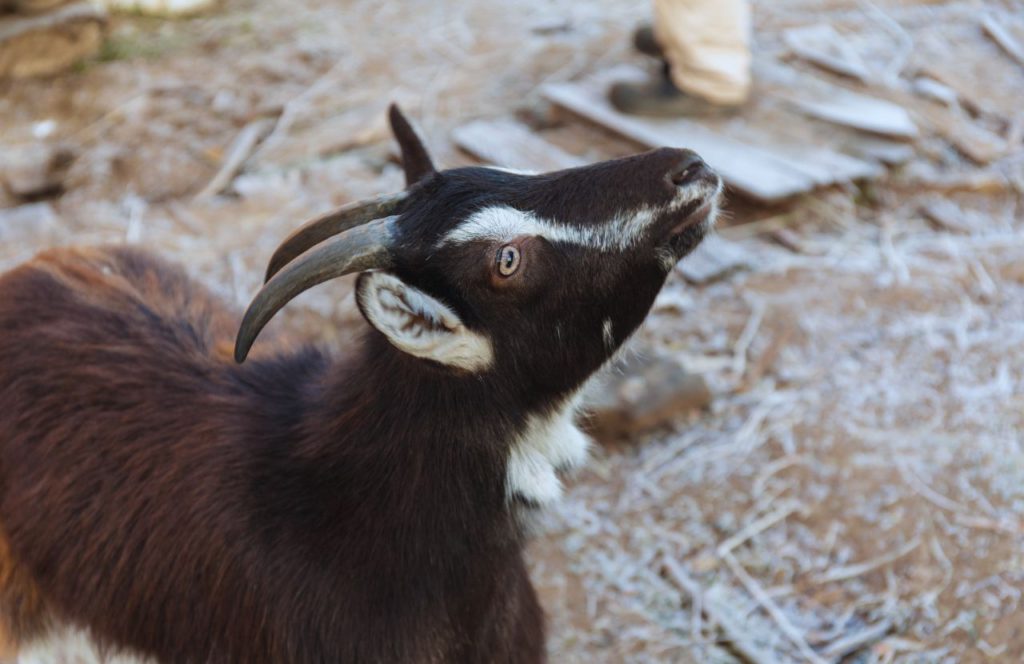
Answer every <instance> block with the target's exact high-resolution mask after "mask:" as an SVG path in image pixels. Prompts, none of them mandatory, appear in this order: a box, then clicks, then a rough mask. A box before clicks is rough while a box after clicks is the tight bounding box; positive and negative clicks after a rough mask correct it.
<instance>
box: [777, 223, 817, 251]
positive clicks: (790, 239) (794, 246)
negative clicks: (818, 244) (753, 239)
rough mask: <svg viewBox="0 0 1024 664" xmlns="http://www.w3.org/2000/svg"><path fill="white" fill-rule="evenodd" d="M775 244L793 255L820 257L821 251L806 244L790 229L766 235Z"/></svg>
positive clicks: (781, 229)
mask: <svg viewBox="0 0 1024 664" xmlns="http://www.w3.org/2000/svg"><path fill="white" fill-rule="evenodd" d="M768 237H770V238H771V239H772V241H773V242H775V244H778V245H779V246H782V247H785V248H786V249H789V250H790V251H792V252H793V253H794V254H805V255H811V256H820V255H821V254H822V253H824V252H823V251H821V250H819V249H815V248H813V247H811V246H810V245H808V244H807V242H805V241H804V239H803V238H802V237H800V234H799V233H797V232H796V231H794V230H792V229H790V228H780V229H778V230H774V231H772V232H771V233H769V234H768Z"/></svg>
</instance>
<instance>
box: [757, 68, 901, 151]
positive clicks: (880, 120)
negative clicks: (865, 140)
mask: <svg viewBox="0 0 1024 664" xmlns="http://www.w3.org/2000/svg"><path fill="white" fill-rule="evenodd" d="M754 76H755V77H756V78H759V79H761V80H763V81H765V82H769V83H772V84H774V87H775V89H773V90H772V91H770V92H769V93H768V94H769V95H770V96H772V97H775V98H776V99H779V100H780V101H783V102H785V103H787V104H789V105H791V106H793V107H794V108H796V109H798V110H800V111H801V112H803V113H804V114H806V115H809V116H811V117H813V118H818V119H819V120H824V121H826V122H831V123H833V124H838V125H842V126H844V127H852V128H853V129H857V130H860V131H866V132H870V133H873V134H881V135H883V136H891V137H894V138H900V139H912V138H915V137H917V135H918V129H917V125H916V124H914V121H913V119H911V117H910V114H909V113H908V112H907V110H906V109H905V108H903V107H902V106H900V105H899V104H894V103H893V102H891V101H888V100H886V99H880V98H878V97H871V96H868V95H863V94H860V93H857V92H853V91H852V90H847V89H846V88H842V87H839V86H838V85H833V84H832V83H829V82H828V81H825V80H824V79H821V78H817V77H815V76H809V75H807V74H802V73H800V72H798V71H796V70H795V69H793V68H791V67H785V66H783V65H779V64H777V63H768V62H763V63H759V64H758V65H757V66H756V67H755V68H754Z"/></svg>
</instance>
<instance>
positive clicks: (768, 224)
mask: <svg viewBox="0 0 1024 664" xmlns="http://www.w3.org/2000/svg"><path fill="white" fill-rule="evenodd" d="M797 219H798V216H797V215H796V214H795V213H793V212H787V213H785V214H777V215H774V216H771V217H765V218H764V219H758V220H757V221H750V222H747V223H745V224H736V225H734V226H726V227H725V228H723V229H721V230H720V231H718V233H717V236H718V237H720V238H722V239H725V240H742V239H744V238H748V237H755V236H757V235H762V234H764V233H771V232H772V231H775V230H778V229H780V228H787V227H789V226H790V225H792V224H793V223H794V222H795V221H796V220H797ZM708 239H710V238H708ZM706 241H707V240H705V242H706Z"/></svg>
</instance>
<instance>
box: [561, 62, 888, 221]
mask: <svg viewBox="0 0 1024 664" xmlns="http://www.w3.org/2000/svg"><path fill="white" fill-rule="evenodd" d="M616 72H617V73H616V75H615V76H613V75H611V74H609V73H602V74H598V75H597V76H595V77H593V78H592V79H587V80H584V81H581V82H577V83H554V84H549V85H546V86H544V87H543V88H542V90H541V92H542V94H543V95H544V96H545V97H546V98H547V99H548V100H549V101H551V102H552V103H555V104H557V105H559V106H561V107H563V108H566V109H568V110H569V111H572V112H573V113H575V114H577V115H580V116H582V117H584V118H586V119H588V120H590V121H591V122H595V123H597V124H599V125H602V126H604V127H605V128H607V129H610V130H612V131H614V132H616V133H618V134H621V135H623V136H625V137H627V138H629V139H631V140H634V141H637V142H638V143H640V144H642V145H645V146H648V147H661V146H665V145H669V146H676V147H685V148H690V149H692V150H695V151H697V152H698V153H700V155H701V156H702V157H703V158H704V159H705V160H706V161H707V162H708V163H709V164H710V165H711V166H712V167H713V168H715V170H717V171H718V172H719V173H720V174H721V175H722V177H723V178H724V179H725V181H726V182H727V183H728V184H729V186H730V187H732V188H733V189H735V190H737V191H739V192H741V193H743V194H746V195H747V196H750V197H752V198H756V199H758V200H761V201H765V202H772V201H778V200H782V199H786V198H789V197H791V196H794V195H796V194H801V193H804V192H807V191H811V190H813V189H815V188H817V187H819V186H823V185H828V184H832V183H835V182H845V181H849V180H854V179H859V178H870V177H877V176H879V175H881V174H882V173H883V172H884V169H882V168H881V167H880V166H879V165H878V164H877V163H874V162H869V161H864V160H861V159H857V158H854V157H850V156H847V155H843V154H840V153H837V152H833V151H831V150H828V149H826V148H818V147H812V146H806V145H795V144H794V145H782V146H779V145H775V144H774V143H776V141H774V140H773V138H772V137H771V136H768V135H765V136H764V137H763V140H761V141H757V142H756V143H755V142H754V141H749V142H748V141H746V140H739V139H736V138H733V137H731V136H727V135H725V134H723V133H721V132H719V131H717V130H715V129H712V128H710V127H707V126H705V125H702V124H700V123H699V122H697V121H694V120H688V119H682V118H680V119H660V118H648V117H641V116H633V115H627V114H624V113H620V112H619V111H617V110H616V109H615V108H614V107H613V106H612V105H611V103H610V102H609V101H608V100H607V98H606V95H605V88H606V83H605V82H606V81H608V80H610V79H614V78H628V77H631V76H635V70H632V69H627V68H619V69H617V70H616Z"/></svg>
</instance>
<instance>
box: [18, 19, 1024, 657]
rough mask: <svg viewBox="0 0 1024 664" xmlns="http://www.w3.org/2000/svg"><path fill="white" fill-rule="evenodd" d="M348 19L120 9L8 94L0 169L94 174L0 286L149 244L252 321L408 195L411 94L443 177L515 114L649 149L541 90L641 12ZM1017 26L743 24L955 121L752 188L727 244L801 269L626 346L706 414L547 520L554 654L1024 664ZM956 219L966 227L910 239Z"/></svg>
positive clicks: (41, 212) (330, 313) (604, 60)
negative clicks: (928, 87) (812, 48)
mask: <svg viewBox="0 0 1024 664" xmlns="http://www.w3.org/2000/svg"><path fill="white" fill-rule="evenodd" d="M343 4H344V7H342V6H341V5H339V4H338V3H334V2H328V1H326V0H289V1H287V2H285V1H284V0H267V1H265V2H255V1H253V0H229V1H228V2H226V3H224V5H223V6H222V7H221V9H220V10H219V11H218V12H217V13H216V14H214V15H212V16H209V17H203V18H194V19H188V20H181V21H174V22H167V21H157V20H153V19H145V18H139V17H131V18H124V17H121V18H116V19H115V20H114V21H113V22H112V26H111V34H110V37H109V39H108V42H107V45H106V47H105V48H104V50H103V53H102V55H101V57H100V58H99V59H97V60H95V61H91V62H88V63H86V64H85V65H83V66H81V67H80V68H78V69H77V70H76V71H74V72H71V73H68V74H65V75H62V76H60V77H58V78H53V79H48V80H39V81H24V82H18V83H0V149H13V148H15V147H24V146H25V145H32V144H33V143H34V142H40V143H43V144H47V145H52V146H56V145H60V146H64V147H66V148H68V149H69V150H71V151H72V152H73V153H74V155H75V159H74V161H73V162H72V164H71V165H70V169H69V171H68V173H67V175H66V178H65V180H64V189H63V192H61V193H60V194H59V195H56V196H53V197H49V198H47V199H46V200H42V201H33V202H28V203H31V205H28V206H26V205H25V204H26V203H27V202H26V201H16V200H14V199H13V198H11V197H7V199H6V200H5V199H4V194H2V193H0V206H3V205H6V206H8V207H9V208H10V209H7V210H0V268H6V267H10V266H12V265H14V264H15V263H16V262H18V261H20V260H23V259H25V258H28V257H29V256H31V255H32V254H33V253H34V252H36V251H37V250H39V249H42V248H44V247H49V246H53V245H57V244H72V243H93V242H111V241H113V242H122V241H124V242H133V243H138V244H141V245H144V246H148V247H152V248H154V249H156V250H158V251H160V252H162V253H164V254H166V255H169V256H171V257H174V258H176V259H178V260H180V261H183V262H185V263H186V264H187V265H188V266H189V268H190V270H191V271H192V272H194V273H195V274H196V275H197V276H198V277H200V278H202V279H203V280H204V281H205V282H207V283H208V284H210V285H211V286H212V287H214V288H215V289H217V290H218V291H219V292H220V293H221V294H222V295H223V296H224V297H225V298H227V299H228V300H230V301H231V302H233V303H236V304H238V305H239V306H241V305H243V304H244V303H245V302H247V300H248V298H249V297H250V296H251V295H252V293H253V292H254V290H255V288H256V286H257V284H258V281H259V276H260V274H261V273H262V265H263V263H264V261H265V259H266V257H267V256H269V255H270V252H271V251H272V249H273V247H274V246H275V245H276V243H277V242H278V241H279V240H280V238H282V237H283V236H284V235H286V234H287V232H288V231H289V230H290V229H291V228H293V227H294V225H295V224H296V223H298V222H299V221H301V220H302V219H304V218H305V217H307V216H308V215H310V214H312V213H315V212H319V211H321V210H323V209H325V208H327V207H329V206H331V205H335V204H338V203H342V202H345V201H348V200H352V199H356V198H360V197H363V196H366V195H369V194H373V193H378V192H382V191H393V190H395V189H397V188H398V187H400V183H401V173H400V169H399V168H398V167H397V166H396V165H395V164H394V163H393V157H392V152H391V151H392V147H391V145H390V143H389V141H388V140H387V135H386V132H385V129H384V125H383V113H382V111H383V109H384V107H385V106H386V104H387V103H388V102H389V101H391V100H395V99H397V100H399V101H402V102H403V103H404V104H405V105H406V107H407V109H408V110H409V111H410V112H411V114H412V115H414V116H415V117H417V118H418V119H419V121H420V124H421V125H422V127H423V129H424V130H425V134H426V136H427V137H428V139H429V141H430V142H431V144H432V145H433V146H435V148H436V149H437V151H438V158H439V161H441V162H443V163H446V164H448V165H454V164H457V163H464V162H466V161H468V158H467V157H466V156H464V155H461V154H458V153H457V152H456V151H455V149H454V148H453V147H452V146H451V144H450V142H449V140H448V132H449V131H450V129H451V128H452V127H454V126H456V125H457V124H458V123H460V122H463V121H466V120H468V119H471V118H476V117H491V116H498V115H509V114H513V113H516V114H519V115H520V116H521V117H524V118H526V119H528V120H530V121H533V122H537V123H539V124H542V125H543V126H544V127H545V132H546V135H547V136H549V137H550V138H551V139H552V140H554V141H555V142H557V143H558V144H559V145H562V146H563V147H565V148H566V149H570V150H572V151H574V152H577V153H578V154H583V155H585V156H587V157H588V158H593V159H599V158H604V157H607V156H610V155H614V154H621V153H624V152H628V151H630V150H632V149H633V148H632V146H630V145H629V144H628V143H624V142H623V141H619V140H617V139H613V138H610V137H608V136H607V135H606V134H604V133H602V132H600V131H597V130H596V129H594V128H591V127H586V126H583V125H580V124H578V123H575V122H571V121H566V120H565V119H561V120H559V119H558V118H557V117H555V116H553V115H552V114H551V113H550V112H549V109H547V108H546V107H545V106H544V104H543V103H542V102H541V101H540V98H539V95H538V94H537V87H538V86H539V85H540V84H541V83H543V82H545V81H549V80H562V79H569V78H572V77H574V76H578V75H583V74H586V73H589V72H592V71H595V70H598V69H600V68H602V67H605V66H607V65H609V64H613V63H616V62H619V61H623V60H636V56H634V55H632V54H631V53H630V52H629V50H628V35H629V32H630V30H631V29H632V27H633V26H634V25H635V24H636V23H637V22H639V21H641V20H643V19H644V18H645V11H643V10H642V9H638V8H637V6H636V3H632V2H626V1H625V0H602V1H601V2H595V3H577V2H571V1H569V0H557V1H555V2H542V1H541V0H528V1H527V2H521V3H515V6H513V5H512V4H511V3H491V2H479V1H474V2H454V1H452V2H436V3H417V4H416V5H415V9H414V10H413V9H410V8H409V7H407V6H405V5H400V4H398V3H395V4H386V3H377V2H371V1H369V0H366V1H362V2H351V3H343ZM1000 8H1001V9H1006V10H1012V9H1014V8H1016V11H1017V12H1018V13H1019V5H1016V4H1015V3H1014V2H1013V0H1006V1H1005V2H995V1H991V2H937V1H924V0H920V1H916V2H915V1H913V0H903V1H895V0H888V1H885V2H882V1H879V2H874V3H872V2H856V1H854V0H827V1H822V2H813V1H811V0H786V1H784V2H771V3H769V2H767V1H765V0H762V1H761V2H757V3H755V16H756V21H755V23H756V26H755V27H756V33H757V41H758V50H759V53H763V54H771V53H774V52H777V51H778V49H779V48H780V43H781V39H780V31H781V30H783V29H785V28H787V27H793V26H798V25H805V24H811V23H814V22H818V21H822V20H828V21H831V22H833V23H834V24H835V25H837V26H838V27H839V28H840V29H841V31H843V32H844V33H846V34H848V35H850V36H851V38H854V39H860V40H861V41H862V42H863V44H864V52H865V53H867V54H868V55H869V56H870V57H872V58H874V62H876V63H880V64H879V66H880V69H886V70H888V71H890V72H893V73H894V75H900V76H902V77H903V78H904V79H912V78H913V76H914V75H915V73H918V72H921V71H923V70H927V71H928V72H934V74H933V75H934V76H936V77H941V78H942V82H944V83H945V84H946V85H948V86H950V87H951V88H952V89H954V90H955V91H956V92H959V93H960V94H961V96H962V97H963V98H964V101H961V102H960V103H959V105H957V107H956V108H953V109H950V108H940V107H938V106H936V104H935V103H933V102H925V101H922V100H921V99H919V98H915V97H914V96H913V94H912V93H909V92H906V91H904V90H902V89H893V90H890V89H886V90H882V91H880V92H878V93H879V94H883V95H884V96H888V97H890V98H893V99H895V100H897V101H901V102H902V103H907V104H908V105H909V106H910V107H911V108H912V111H913V112H914V114H915V119H916V120H918V122H919V123H920V124H921V125H922V128H923V135H922V137H921V139H920V140H918V141H917V143H916V154H917V157H916V158H915V159H914V160H913V161H912V162H911V163H910V164H909V165H907V166H906V167H904V168H903V169H900V170H898V171H896V172H894V173H893V174H892V175H891V176H890V177H889V178H888V179H886V180H885V181H883V182H881V183H878V184H875V185H872V186H868V187H861V188H857V187H848V188H836V189H830V190H827V191H822V192H819V193H817V194H815V195H812V196H807V197H805V198H803V199H801V200H799V201H795V202H794V203H793V204H791V205H789V206H785V207H783V208H778V209H771V210H767V209H761V208H758V207H757V206H754V205H751V204H749V203H745V202H743V201H735V204H734V205H733V209H734V219H733V220H732V223H739V222H747V221H751V220H757V219H763V218H766V217H778V216H779V215H783V214H784V215H788V216H787V217H786V219H787V221H788V223H789V226H790V228H791V229H793V230H794V231H795V233H796V234H797V237H798V239H799V241H800V243H801V244H800V246H801V248H802V252H800V253H796V252H794V251H792V250H790V249H786V248H783V247H781V246H779V245H778V244H773V243H772V242H771V241H770V240H769V238H767V237H765V236H760V235H758V234H755V233H740V234H738V235H742V238H741V239H739V240H738V241H740V242H741V243H743V245H744V246H746V247H747V248H749V249H750V250H751V251H753V252H754V253H755V254H756V256H757V258H758V265H757V267H756V269H753V270H750V271H745V272H742V273H739V274H736V275H734V276H732V277H730V278H728V279H726V280H724V281H720V282H718V283H715V284H711V285H707V286H703V287H694V286H689V285H687V284H686V283H684V282H683V280H682V279H681V278H677V277H674V278H673V279H672V280H671V282H670V284H669V286H668V287H667V288H666V290H665V292H664V293H663V295H662V296H661V298H660V299H659V301H658V303H657V306H656V308H655V312H654V314H653V315H652V317H651V319H650V321H649V324H648V325H647V326H646V327H645V328H644V330H643V331H642V333H641V334H642V336H643V337H646V338H647V339H649V340H651V341H652V342H653V343H655V344H657V345H659V346H660V347H661V348H664V349H666V350H671V351H672V352H673V353H675V354H676V356H677V357H678V358H679V360H680V361H681V362H683V363H684V364H686V365H687V366H688V367H689V368H690V369H691V370H693V371H700V372H703V373H705V375H706V376H707V378H708V380H709V381H710V383H711V385H712V387H713V388H714V391H715V394H716V400H715V403H714V405H713V407H712V408H711V409H710V410H709V411H708V412H703V413H700V414H697V415H691V416H681V417H680V418H679V419H678V420H676V421H673V422H671V423H668V424H666V425H665V426H664V427H662V428H661V429H659V430H657V431H653V432H648V433H645V434H642V435H637V436H635V437H634V438H633V439H630V440H627V441H618V442H616V443H614V444H608V445H606V446H604V447H598V448H596V449H595V454H594V457H595V458H594V460H593V463H592V464H591V465H590V466H589V468H588V469H587V470H586V471H585V472H583V473H582V474H581V475H580V476H579V477H577V478H575V479H574V480H573V481H572V482H571V487H570V490H569V492H568V497H567V500H566V501H565V502H564V504H562V505H560V506H559V507H558V508H557V509H555V510H554V511H553V512H552V513H551V514H549V515H548V517H547V518H546V520H545V523H544V526H545V532H544V534H543V535H541V536H540V537H539V539H538V540H537V541H536V542H535V543H534V545H533V546H532V547H531V550H530V556H531V561H532V565H533V571H534V577H535V579H536V581H537V583H538V586H539V588H540V591H541V594H542V596H543V601H544V604H545V606H546V608H547V611H548V613H549V617H550V632H551V639H550V647H551V652H552V658H553V661H556V662H577V661H579V662H584V661H600V662H620V661H629V662H653V661H657V662H662V661H666V662H667V661H674V662H689V661H732V660H734V659H735V658H746V659H748V660H750V659H758V660H759V661H806V660H807V659H808V658H809V657H810V656H811V655H809V654H808V651H807V650H806V648H811V649H814V650H815V652H816V653H818V655H817V656H820V657H821V658H822V659H824V660H826V661H835V660H837V659H838V658H839V657H841V656H843V655H845V654H847V653H848V652H851V653H852V654H850V659H849V661H858V662H861V661H899V662H933V661H934V662H939V661H941V662H947V661H948V662H953V661H965V662H975V661H978V662H981V661H1000V662H1013V661H1020V660H1021V659H1022V658H1024V614H1022V609H1021V594H1022V591H1024V548H1022V547H1024V434H1022V431H1024V268H1022V265H1021V261H1020V256H1021V255H1022V254H1021V251H1022V249H1024V212H1022V207H1021V206H1022V204H1024V201H1022V195H1021V188H1022V182H1024V148H1022V144H1021V141H1022V138H1021V137H1022V134H1024V111H1022V108H1024V104H1022V102H1024V97H1022V93H1021V90H1024V68H1021V67H1020V66H1019V65H1016V64H1015V63H1014V62H1013V61H1012V60H1010V59H1009V58H1007V57H1006V56H1005V54H1004V53H1003V52H1002V51H1000V50H999V49H998V47H996V46H995V45H994V44H992V43H991V42H990V41H989V40H988V39H986V38H985V37H984V35H983V34H982V32H981V31H980V29H979V28H978V26H977V20H978V18H979V16H980V12H981V11H984V10H992V9H1000ZM951 44H952V45H954V46H955V48H950V47H949V45H951ZM819 75H823V76H824V74H820V73H819ZM553 118H554V119H553ZM261 119H266V120H268V123H269V124H268V126H269V127H271V128H272V129H271V131H270V135H269V137H268V138H266V140H264V141H263V142H262V144H261V146H260V147H259V148H258V150H257V151H256V153H255V154H254V155H253V156H252V157H251V158H250V159H249V160H248V161H247V162H246V166H245V169H244V171H243V173H242V174H241V175H240V177H239V178H238V179H237V180H235V182H234V184H233V185H232V186H231V187H230V188H229V191H228V193H227V195H222V196H214V197H209V198H204V199H201V200H197V199H196V198H195V195H196V194H197V193H198V192H199V191H201V190H202V188H203V187H204V186H205V185H206V184H207V183H208V182H209V181H210V179H211V178H212V177H213V175H214V174H215V173H216V172H217V170H218V167H219V165H220V164H221V163H222V160H223V159H224V158H225V155H226V153H227V150H228V147H229V145H230V144H231V142H232V141H233V139H234V138H235V136H236V135H238V133H239V132H240V131H241V130H242V129H243V127H245V126H246V125H247V124H249V123H251V122H254V121H259V120H261ZM553 122H554V125H553V126H552V123H553ZM783 129H784V133H785V134H786V135H793V132H794V131H795V129H794V128H793V127H792V126H787V127H785V128H783ZM814 130H815V131H822V128H821V127H820V126H818V127H817V128H815V129H814ZM979 132H980V134H979ZM976 135H982V136H983V137H988V138H991V137H995V138H994V139H993V140H996V141H997V145H998V147H999V150H998V151H997V152H998V154H997V155H996V156H995V157H994V158H993V159H992V160H991V161H990V162H989V163H987V164H984V165H981V164H977V163H973V162H971V161H970V160H968V159H966V158H965V157H964V152H965V146H964V145H963V141H965V140H968V139H969V138H970V137H972V136H976ZM968 147H969V146H968ZM937 201H940V202H942V204H944V205H946V206H947V210H951V212H950V214H952V215H953V216H954V217H955V218H956V219H957V221H958V224H959V225H958V227H957V228H955V229H952V230H951V229H950V228H944V229H943V228H936V227H934V226H933V225H931V224H929V223H928V222H927V221H926V220H925V219H924V217H923V216H922V214H921V209H922V206H923V205H925V204H930V203H935V202H937ZM16 205H18V206H20V207H17V208H15V206H16ZM728 223H730V222H728V221H727V222H726V224H728ZM954 230H955V231H956V232H954ZM724 232H725V233H726V234H729V233H730V231H728V230H727V231H724ZM738 235H737V234H734V235H732V236H733V237H737V236H738ZM348 292H349V286H348V285H347V284H344V283H343V284H336V285H332V286H328V287H324V288H321V289H318V290H317V291H315V292H313V293H310V294H308V295H306V296H304V297H303V298H301V299H300V300H299V301H298V302H297V303H296V305H295V306H293V307H291V311H290V312H289V313H288V315H287V316H285V317H283V318H284V319H285V321H284V323H275V324H278V325H288V326H290V327H291V329H294V330H296V331H297V332H298V331H301V333H303V334H306V335H307V336H308V337H309V338H313V339H317V340H321V341H325V342H328V343H343V342H344V340H345V339H346V338H347V334H348V332H349V331H351V330H352V329H355V327H356V326H358V325H360V324H361V323H360V322H359V317H358V314H357V313H356V312H355V310H354V307H353V305H352V302H351V298H350V297H349V295H348ZM738 534H739V535H738ZM681 574H684V575H686V577H688V578H689V580H690V581H692V582H694V583H695V584H697V585H698V586H699V587H700V588H702V592H701V593H700V595H701V598H700V600H699V601H698V603H699V605H700V606H699V607H695V601H694V598H693V596H692V594H691V592H690V591H688V590H686V589H685V587H684V585H682V584H681V583H680V581H679V577H680V575H681ZM723 615H724V616H726V619H724V620H723V619H721V618H720V617H719V618H716V616H723ZM719 622H729V623H730V624H731V627H730V626H725V625H723V627H725V629H720V628H719V626H718V624H717V623H719ZM874 627H877V628H878V631H877V634H876V636H875V637H874V638H871V639H868V640H866V641H865V643H864V647H863V648H860V649H857V650H856V651H852V650H850V649H849V648H847V647H845V646H844V642H843V640H844V639H846V638H847V637H850V636H851V635H858V634H860V633H861V631H862V630H864V629H866V628H874ZM738 640H741V641H745V645H744V644H739V645H738V643H737V641H738ZM846 643H849V641H847V642H846ZM801 648H803V650H801ZM744 650H745V651H746V654H745V655H744V654H741V651H744Z"/></svg>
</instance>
